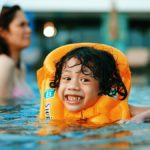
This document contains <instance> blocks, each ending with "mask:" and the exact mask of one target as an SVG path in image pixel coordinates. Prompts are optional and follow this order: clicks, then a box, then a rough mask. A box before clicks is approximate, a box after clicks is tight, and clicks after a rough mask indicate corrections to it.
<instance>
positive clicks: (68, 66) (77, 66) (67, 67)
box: [63, 57, 92, 74]
mask: <svg viewBox="0 0 150 150" xmlns="http://www.w3.org/2000/svg"><path fill="white" fill-rule="evenodd" d="M63 71H65V72H76V73H80V72H82V73H84V74H91V73H92V71H91V70H90V69H89V68H88V67H86V66H83V65H82V64H81V62H80V60H79V59H77V58H75V57H73V58H71V59H69V60H67V61H66V62H65V64H64V65H63Z"/></svg>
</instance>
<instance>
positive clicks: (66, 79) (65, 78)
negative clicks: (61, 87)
mask: <svg viewBox="0 0 150 150" xmlns="http://www.w3.org/2000/svg"><path fill="white" fill-rule="evenodd" d="M62 79H63V80H65V81H69V80H71V78H70V77H62Z"/></svg>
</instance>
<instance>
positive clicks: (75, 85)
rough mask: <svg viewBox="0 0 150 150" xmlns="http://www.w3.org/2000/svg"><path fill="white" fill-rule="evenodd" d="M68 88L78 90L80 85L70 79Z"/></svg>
mask: <svg viewBox="0 0 150 150" xmlns="http://www.w3.org/2000/svg"><path fill="white" fill-rule="evenodd" d="M68 90H76V91H78V90H80V85H79V83H78V81H77V80H72V81H71V82H70V83H69V86H68Z"/></svg>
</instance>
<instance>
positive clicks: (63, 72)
mask: <svg viewBox="0 0 150 150" xmlns="http://www.w3.org/2000/svg"><path fill="white" fill-rule="evenodd" d="M38 84H39V88H40V92H41V109H40V118H41V119H46V118H48V119H51V120H64V121H69V122H71V123H72V122H77V121H78V122H80V123H83V124H84V125H85V124H86V125H87V124H90V125H91V124H92V125H95V126H101V125H104V124H108V123H112V122H116V121H119V120H126V119H129V118H130V117H132V116H133V115H135V114H137V113H138V112H139V111H141V112H142V111H145V110H146V109H148V108H139V109H136V108H135V107H133V106H132V107H130V108H129V106H128V95H129V92H130V87H131V75H130V70H129V66H128V63H127V60H126V58H125V56H124V55H123V54H122V53H121V52H120V51H118V50H117V49H115V48H112V47H110V46H107V45H101V44H95V43H78V44H70V45H66V46H63V47H60V48H58V49H56V50H54V51H53V52H51V53H50V54H49V55H48V57H47V58H46V60H45V62H44V66H43V67H42V68H41V69H40V70H39V71H38ZM123 122H125V121H123Z"/></svg>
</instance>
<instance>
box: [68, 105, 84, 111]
mask: <svg viewBox="0 0 150 150" xmlns="http://www.w3.org/2000/svg"><path fill="white" fill-rule="evenodd" d="M65 107H66V109H67V110H69V111H70V112H79V111H81V108H80V107H79V106H78V105H65Z"/></svg>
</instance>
